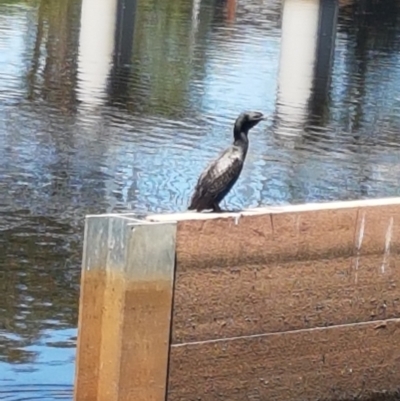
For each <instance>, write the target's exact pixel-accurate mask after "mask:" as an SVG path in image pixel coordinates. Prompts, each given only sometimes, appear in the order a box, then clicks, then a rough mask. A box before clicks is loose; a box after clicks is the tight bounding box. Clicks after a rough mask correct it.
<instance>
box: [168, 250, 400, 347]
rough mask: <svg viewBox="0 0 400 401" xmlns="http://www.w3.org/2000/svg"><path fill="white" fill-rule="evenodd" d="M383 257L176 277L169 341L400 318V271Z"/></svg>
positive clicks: (194, 272)
mask: <svg viewBox="0 0 400 401" xmlns="http://www.w3.org/2000/svg"><path fill="white" fill-rule="evenodd" d="M383 258H384V256H383V255H366V256H361V257H360V258H356V257H351V258H336V259H325V260H314V261H300V262H295V261H290V262H286V263H267V264H264V265H261V264H259V265H247V266H239V267H236V266H232V267H223V268H218V266H210V267H209V268H199V269H194V268H191V269H183V271H179V270H178V277H177V282H176V284H175V302H174V304H175V307H174V323H173V342H174V343H181V342H187V341H202V340H207V339H217V338H224V337H232V336H244V335H251V334H262V333H270V332H279V331H288V330H298V329H304V328H311V327H323V326H330V325H335V324H336V325H337V324H346V323H355V322H364V321H371V320H377V319H386V318H395V317H400V294H399V288H400V269H399V268H397V267H396V259H395V258H394V257H388V258H387V260H386V262H385V263H386V267H385V271H384V272H382V264H383ZM179 267H180V266H179V265H178V269H179Z"/></svg>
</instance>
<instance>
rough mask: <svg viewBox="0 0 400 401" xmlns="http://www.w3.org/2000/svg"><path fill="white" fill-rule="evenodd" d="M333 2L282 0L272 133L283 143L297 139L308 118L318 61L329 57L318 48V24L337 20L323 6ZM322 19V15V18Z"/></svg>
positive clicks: (329, 53) (325, 62)
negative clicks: (278, 62)
mask: <svg viewBox="0 0 400 401" xmlns="http://www.w3.org/2000/svg"><path fill="white" fill-rule="evenodd" d="M333 1H335V0H328V1H325V0H284V2H283V9H282V28H281V35H282V36H281V54H280V64H279V76H278V93H277V101H276V109H275V118H274V134H275V136H276V137H281V138H283V139H285V141H288V140H289V139H290V138H291V137H292V138H293V137H294V138H296V137H298V136H299V135H301V134H302V133H303V132H304V127H305V125H306V124H307V121H308V117H309V105H310V99H311V95H312V91H313V87H314V82H315V80H314V78H315V73H316V71H317V70H316V68H315V66H316V60H317V58H328V59H331V58H332V52H331V51H329V49H326V48H325V49H323V48H322V47H321V46H319V43H321V42H319V40H318V37H319V34H320V33H321V32H322V31H321V29H322V25H321V22H324V21H325V22H324V24H325V23H326V21H327V19H328V17H330V18H336V17H337V15H336V14H332V13H331V14H329V13H328V14H327V13H326V12H325V11H326V9H327V8H326V7H327V6H329V3H331V2H333ZM322 11H324V12H322ZM321 16H324V17H323V19H321ZM324 43H325V44H326V42H324ZM332 45H333V44H332V43H331V46H332ZM318 49H320V50H321V51H318ZM320 65H321V66H326V65H328V66H329V65H330V61H329V60H328V61H327V60H324V61H322V62H321V63H320ZM327 73H328V72H327ZM328 74H329V73H328ZM287 143H288V142H287Z"/></svg>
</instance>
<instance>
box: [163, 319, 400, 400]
mask: <svg viewBox="0 0 400 401" xmlns="http://www.w3.org/2000/svg"><path fill="white" fill-rule="evenodd" d="M399 338H400V320H393V321H384V322H374V323H364V324H356V325H348V326H341V327H339V326H335V327H329V328H322V329H311V330H310V329H308V330H301V331H294V332H286V333H277V334H267V335H262V336H254V337H244V338H233V339H226V340H220V341H209V342H196V343H192V344H190V343H189V344H181V345H174V346H172V350H171V363H170V372H171V375H170V384H169V394H168V401H178V400H179V401H183V400H197V399H201V400H207V401H214V400H215V401H217V400H279V401H283V400H284V401H298V400H302V401H315V400H321V401H322V400H324V401H325V400H359V401H360V400H371V401H372V400H374V399H377V398H374V397H373V396H376V395H377V394H378V393H379V391H380V392H382V393H385V395H386V397H385V398H380V399H385V400H393V401H394V400H395V399H398V398H395V397H394V394H395V393H396V392H397V390H398V388H399V383H400V362H399V361H400V347H399V346H398V339H399ZM390 395H392V397H390Z"/></svg>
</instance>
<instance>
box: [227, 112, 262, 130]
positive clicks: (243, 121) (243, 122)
mask: <svg viewBox="0 0 400 401" xmlns="http://www.w3.org/2000/svg"><path fill="white" fill-rule="evenodd" d="M265 119H266V117H264V115H263V114H262V113H260V112H258V111H249V112H245V113H241V114H240V115H239V117H238V118H237V119H236V122H235V132H244V133H246V134H247V133H248V132H249V131H250V130H251V129H252V128H253V127H254V126H256V125H257V124H258V123H259V122H260V121H262V120H265Z"/></svg>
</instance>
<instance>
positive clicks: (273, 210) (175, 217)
mask: <svg viewBox="0 0 400 401" xmlns="http://www.w3.org/2000/svg"><path fill="white" fill-rule="evenodd" d="M399 204H400V197H390V198H378V199H366V200H351V201H338V202H315V203H314V202H313V203H302V204H298V205H281V206H264V207H258V208H249V209H244V210H241V211H227V212H222V213H211V212H193V211H185V212H180V213H168V214H154V215H148V216H146V217H145V221H150V222H163V221H165V222H166V221H181V220H212V219H221V218H233V219H235V220H238V219H240V217H242V216H257V215H265V214H271V215H274V214H281V213H296V212H299V213H300V212H307V211H318V210H339V209H352V208H354V209H356V208H367V207H379V206H391V205H399ZM399 400H400V398H399Z"/></svg>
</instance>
